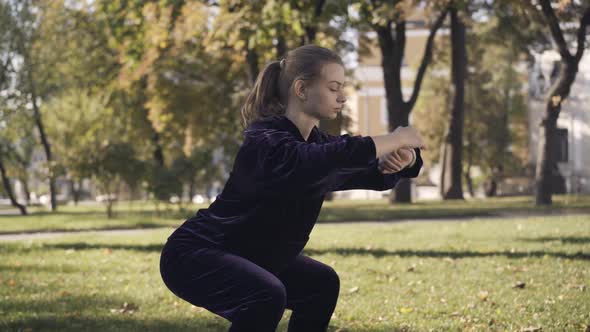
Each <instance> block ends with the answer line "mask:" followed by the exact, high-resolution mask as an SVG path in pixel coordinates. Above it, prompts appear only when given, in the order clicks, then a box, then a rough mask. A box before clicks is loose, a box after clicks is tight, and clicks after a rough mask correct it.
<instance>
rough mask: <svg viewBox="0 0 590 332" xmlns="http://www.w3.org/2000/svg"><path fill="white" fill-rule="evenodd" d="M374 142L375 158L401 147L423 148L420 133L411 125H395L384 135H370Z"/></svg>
mask: <svg viewBox="0 0 590 332" xmlns="http://www.w3.org/2000/svg"><path fill="white" fill-rule="evenodd" d="M371 138H372V139H373V142H375V152H376V153H377V158H379V157H380V156H382V155H384V154H387V153H391V152H392V151H397V150H399V149H402V148H407V149H414V148H420V149H425V146H424V142H423V141H422V137H421V136H420V133H418V131H417V130H416V129H414V128H413V127H410V126H407V127H397V128H396V129H395V130H394V131H393V132H391V133H389V134H385V135H377V136H371Z"/></svg>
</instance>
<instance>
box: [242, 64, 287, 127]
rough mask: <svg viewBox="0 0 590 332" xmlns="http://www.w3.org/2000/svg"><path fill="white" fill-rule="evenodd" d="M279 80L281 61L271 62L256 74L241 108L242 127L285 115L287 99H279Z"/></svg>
mask: <svg viewBox="0 0 590 332" xmlns="http://www.w3.org/2000/svg"><path fill="white" fill-rule="evenodd" d="M283 63H284V62H283ZM280 79H281V61H273V62H271V63H270V64H268V65H267V66H266V67H265V68H264V70H263V71H262V72H260V73H259V74H258V77H257V78H256V82H255V83H254V87H253V88H252V90H251V91H250V93H249V94H248V97H247V98H246V102H245V103H244V106H242V111H241V112H242V120H243V123H244V127H248V125H250V123H252V122H253V121H255V120H257V119H260V118H266V117H271V116H274V115H281V114H285V109H286V107H287V100H286V99H287V98H286V96H285V98H281V92H280V82H281V81H280Z"/></svg>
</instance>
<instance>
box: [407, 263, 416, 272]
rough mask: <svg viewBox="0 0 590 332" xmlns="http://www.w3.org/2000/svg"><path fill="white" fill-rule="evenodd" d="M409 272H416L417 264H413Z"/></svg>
mask: <svg viewBox="0 0 590 332" xmlns="http://www.w3.org/2000/svg"><path fill="white" fill-rule="evenodd" d="M407 271H408V272H414V271H416V265H412V266H410V267H409V268H408V269H407Z"/></svg>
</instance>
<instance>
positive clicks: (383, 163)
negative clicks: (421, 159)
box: [378, 148, 414, 174]
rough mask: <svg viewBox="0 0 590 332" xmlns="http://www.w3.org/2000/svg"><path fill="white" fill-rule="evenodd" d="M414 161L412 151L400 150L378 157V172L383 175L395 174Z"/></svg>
mask: <svg viewBox="0 0 590 332" xmlns="http://www.w3.org/2000/svg"><path fill="white" fill-rule="evenodd" d="M413 160H414V152H413V151H412V149H408V148H401V149H398V150H396V151H393V152H391V153H389V154H385V155H383V156H381V157H379V166H378V168H379V170H380V171H381V173H383V174H390V173H396V172H399V171H401V170H402V169H404V168H405V167H407V166H408V165H409V164H410V163H411V162H412V161H413Z"/></svg>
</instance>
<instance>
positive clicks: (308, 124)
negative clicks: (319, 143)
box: [285, 107, 320, 141]
mask: <svg viewBox="0 0 590 332" xmlns="http://www.w3.org/2000/svg"><path fill="white" fill-rule="evenodd" d="M285 116H286V117H287V118H288V119H289V120H291V122H293V123H294V124H295V125H296V126H297V128H299V131H300V132H301V136H303V138H304V139H305V140H306V141H307V138H308V137H309V134H310V133H311V130H312V129H313V126H318V127H319V123H320V120H319V119H317V118H315V117H313V116H310V115H308V114H306V113H304V112H302V111H298V110H294V109H292V108H289V107H287V110H286V111H285Z"/></svg>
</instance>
